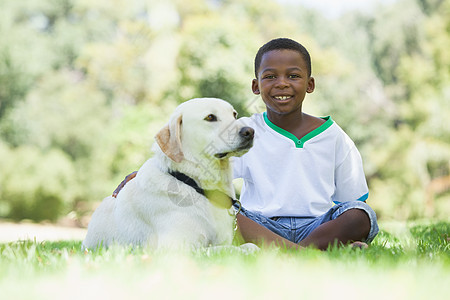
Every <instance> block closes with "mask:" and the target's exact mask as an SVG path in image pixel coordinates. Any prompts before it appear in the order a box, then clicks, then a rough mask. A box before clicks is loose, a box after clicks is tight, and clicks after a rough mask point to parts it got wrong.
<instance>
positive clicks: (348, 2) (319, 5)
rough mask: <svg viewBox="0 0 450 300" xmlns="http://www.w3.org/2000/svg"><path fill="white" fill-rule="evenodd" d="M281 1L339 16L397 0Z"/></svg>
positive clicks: (368, 9)
mask: <svg viewBox="0 0 450 300" xmlns="http://www.w3.org/2000/svg"><path fill="white" fill-rule="evenodd" d="M278 1H279V2H281V3H299V4H303V5H305V6H307V7H311V8H315V9H317V10H319V11H321V12H322V13H323V14H324V15H325V16H327V17H331V18H334V17H338V16H339V15H341V14H342V13H345V12H347V11H350V10H361V11H370V10H371V9H373V8H374V7H376V6H377V5H378V4H387V3H392V2H395V1H396V0H278Z"/></svg>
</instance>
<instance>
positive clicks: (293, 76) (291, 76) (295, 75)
mask: <svg viewBox="0 0 450 300" xmlns="http://www.w3.org/2000/svg"><path fill="white" fill-rule="evenodd" d="M289 78H300V75H298V74H290V75H289Z"/></svg>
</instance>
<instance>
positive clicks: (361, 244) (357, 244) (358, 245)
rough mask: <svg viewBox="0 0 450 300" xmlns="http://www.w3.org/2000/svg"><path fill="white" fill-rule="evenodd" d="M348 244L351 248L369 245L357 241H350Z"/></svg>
mask: <svg viewBox="0 0 450 300" xmlns="http://www.w3.org/2000/svg"><path fill="white" fill-rule="evenodd" d="M350 246H352V248H359V249H367V248H369V245H367V244H366V243H364V242H359V241H357V242H353V243H351V244H350Z"/></svg>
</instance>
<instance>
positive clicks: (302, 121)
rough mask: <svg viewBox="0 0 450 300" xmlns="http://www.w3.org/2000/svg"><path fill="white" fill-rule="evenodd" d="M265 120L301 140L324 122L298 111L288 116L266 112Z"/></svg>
mask: <svg viewBox="0 0 450 300" xmlns="http://www.w3.org/2000/svg"><path fill="white" fill-rule="evenodd" d="M267 118H268V119H269V121H270V122H272V123H273V124H275V125H276V126H278V127H280V128H282V129H284V130H286V131H288V132H290V133H292V134H293V135H295V136H296V137H297V138H298V139H301V138H302V137H304V136H305V135H306V134H308V133H309V132H311V131H313V130H314V129H316V128H318V127H320V126H321V125H322V124H323V123H324V122H325V121H324V120H323V119H320V118H316V117H313V116H310V115H308V114H305V113H303V112H302V111H300V110H299V111H297V112H293V113H289V114H277V113H274V112H273V111H271V110H267Z"/></svg>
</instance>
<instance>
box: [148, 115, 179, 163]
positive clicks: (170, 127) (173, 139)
mask: <svg viewBox="0 0 450 300" xmlns="http://www.w3.org/2000/svg"><path fill="white" fill-rule="evenodd" d="M181 123H182V115H181V114H180V115H175V116H173V117H172V118H171V119H170V121H169V123H168V124H167V125H166V126H164V127H163V128H162V129H161V130H160V131H159V132H158V133H157V134H156V136H155V139H156V142H157V143H158V145H159V147H160V148H161V150H162V152H164V154H166V155H167V156H168V157H169V158H170V159H171V160H173V161H174V162H177V163H179V162H181V161H182V160H183V159H184V154H183V151H182V149H181Z"/></svg>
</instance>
